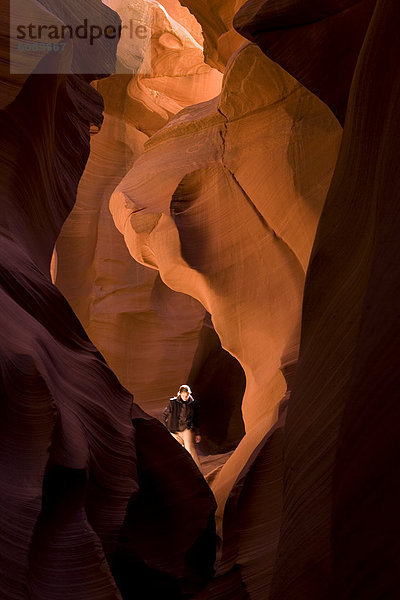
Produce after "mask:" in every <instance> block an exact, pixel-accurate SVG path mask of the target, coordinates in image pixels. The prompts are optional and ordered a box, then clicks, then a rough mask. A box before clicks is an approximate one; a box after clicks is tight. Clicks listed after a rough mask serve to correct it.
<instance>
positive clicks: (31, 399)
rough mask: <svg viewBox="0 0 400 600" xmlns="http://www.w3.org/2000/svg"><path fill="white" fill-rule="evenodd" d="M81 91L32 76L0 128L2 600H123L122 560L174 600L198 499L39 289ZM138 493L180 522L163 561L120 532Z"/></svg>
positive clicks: (149, 422) (195, 568) (84, 154)
mask: <svg viewBox="0 0 400 600" xmlns="http://www.w3.org/2000/svg"><path fill="white" fill-rule="evenodd" d="M98 4H100V3H98ZM100 6H103V5H101V4H100ZM103 8H104V7H103ZM107 10H108V9H107ZM109 16H110V15H108V17H109ZM113 18H115V19H117V16H116V15H114V17H113ZM117 22H118V21H117ZM114 51H115V49H114ZM45 60H48V61H55V62H54V64H53V65H52V66H53V69H54V71H55V72H57V69H58V67H59V64H58V62H57V61H58V60H59V59H58V58H57V55H51V54H49V55H48V56H47V57H46V59H45ZM107 62H108V61H107ZM90 79H91V77H90V76H88V77H83V76H77V75H37V74H33V75H31V76H30V77H28V78H27V79H26V81H25V83H24V85H23V87H22V88H21V90H20V92H19V93H18V95H17V96H16V98H15V99H14V101H13V102H12V103H11V104H8V106H7V107H6V108H5V110H4V111H3V112H2V113H1V116H0V118H1V131H2V147H1V152H2V171H1V180H2V188H3V197H2V211H1V217H0V262H1V268H0V298H1V311H0V315H1V316H0V318H1V326H0V369H1V380H0V381H1V383H0V385H1V391H2V403H1V411H2V418H1V434H2V436H1V440H2V441H1V451H0V469H1V473H2V494H1V510H0V515H1V534H0V554H1V564H2V570H1V590H2V596H3V597H4V598H7V599H8V598H13V599H25V598H29V599H36V598H37V599H39V598H40V599H41V600H44V599H48V600H57V599H58V598H64V599H65V598H71V599H72V598H74V599H75V598H87V599H95V598H96V599H106V598H107V600H110V599H111V598H116V599H117V598H121V595H120V592H119V591H118V588H117V586H116V584H115V580H114V578H113V576H112V574H111V565H112V568H113V570H114V572H115V573H117V574H118V578H119V581H120V582H121V587H122V585H123V583H124V581H125V579H124V578H126V570H125V567H124V556H125V553H126V552H131V551H133V549H134V551H135V556H136V561H135V562H134V563H132V564H131V565H130V569H131V570H130V577H131V578H132V579H133V580H136V581H137V585H138V587H139V588H140V585H141V584H142V582H143V578H144V575H143V572H144V571H146V573H147V576H148V573H151V574H152V576H151V577H148V579H147V582H146V589H147V590H148V597H150V598H151V597H156V596H157V584H156V582H157V578H163V577H164V578H165V579H166V583H165V586H164V588H165V594H166V597H168V594H170V596H171V597H174V598H179V597H184V595H185V594H186V591H185V590H187V589H189V590H190V591H193V590H197V589H199V588H200V587H201V586H202V584H203V583H204V581H205V580H206V579H207V578H209V577H210V574H211V572H212V563H213V553H214V547H215V542H214V538H215V536H214V533H213V529H214V525H213V518H212V514H213V510H214V500H213V498H212V495H211V493H210V491H209V489H208V487H207V486H206V484H205V483H204V481H203V479H202V478H201V476H200V474H199V472H198V470H197V469H196V468H195V466H194V465H193V463H192V461H191V459H190V458H189V457H188V455H187V453H186V452H185V451H184V450H182V449H181V448H179V446H178V445H177V444H176V443H175V442H174V440H173V439H172V438H171V436H170V435H169V434H168V432H167V431H166V430H165V429H164V428H163V427H162V426H161V425H160V424H159V423H158V422H157V421H156V420H154V419H152V418H151V417H149V416H148V415H146V414H145V413H143V412H142V411H141V410H140V409H139V408H138V407H137V406H136V405H135V404H133V405H132V396H131V394H130V393H129V392H128V391H127V390H126V389H125V388H123V387H122V386H121V384H120V383H119V381H118V380H117V378H116V376H115V375H114V374H113V372H112V371H111V370H110V368H109V367H108V366H107V364H106V362H105V361H104V358H103V357H102V355H101V354H100V353H99V352H98V351H97V350H96V348H95V347H94V346H93V345H92V343H91V342H90V341H89V339H88V337H87V335H86V334H85V332H84V330H83V328H82V326H81V324H80V323H79V321H78V319H77V318H76V316H75V315H74V313H73V312H72V310H71V308H70V306H69V305H68V303H67V301H66V300H65V298H64V297H63V296H62V295H61V293H60V292H59V291H58V290H57V288H56V287H55V286H54V285H53V284H52V283H51V280H50V272H49V268H50V260H51V255H52V250H53V246H54V243H55V241H56V238H57V236H58V234H59V232H60V229H61V226H62V224H63V221H64V220H65V218H66V217H67V215H68V213H69V212H70V210H71V209H72V206H73V204H74V201H75V195H76V191H77V186H78V182H79V179H80V177H81V175H82V172H83V169H84V166H85V162H86V160H87V158H88V155H89V137H90V136H89V129H90V126H91V125H94V126H96V127H100V125H101V121H102V109H103V103H102V99H101V96H100V95H99V94H98V92H96V90H95V89H94V88H93V87H92V86H90V85H89V84H88V81H90ZM17 81H18V85H19V83H20V80H17ZM14 91H15V88H14V90H13V92H12V93H10V96H11V97H12V96H13V95H14ZM22 170H23V177H21V171H22ZM132 417H133V425H132ZM153 439H157V443H158V445H159V447H158V448H157V449H155V448H153V446H152V444H151V443H150V441H151V440H153ZM160 455H162V456H164V461H165V464H166V465H167V467H166V468H165V469H164V470H165V471H167V470H168V472H169V473H170V474H171V473H172V472H173V470H172V463H173V464H174V468H175V467H176V468H177V469H178V472H179V475H180V477H182V478H183V480H184V481H185V485H186V486H187V487H186V488H185V490H182V480H181V479H180V477H179V478H174V477H172V478H171V477H170V481H169V482H168V486H166V482H165V481H164V480H163V479H162V478H161V477H160V475H159V472H158V470H159V456H160ZM170 461H172V463H171V462H170ZM164 485H165V490H164V487H163V486H164ZM149 487H150V488H151V487H152V488H154V489H157V491H158V495H157V496H156V495H153V503H154V504H153V509H154V510H153V512H154V513H155V512H156V511H159V512H160V513H162V514H163V522H164V525H165V527H167V528H168V529H169V530H171V531H172V530H175V529H177V528H178V527H179V524H180V523H181V522H182V519H183V522H187V521H190V522H191V527H189V526H188V527H185V528H184V529H183V530H182V531H181V535H180V537H179V539H177V540H176V541H174V540H173V541H168V544H169V550H170V551H171V552H170V553H165V552H164V553H163V560H160V558H159V555H158V554H157V551H156V549H155V552H154V554H153V555H151V553H150V554H149V550H148V547H147V546H146V539H145V538H144V537H140V538H139V539H136V538H135V539H134V540H132V539H129V535H128V534H127V533H125V532H126V530H127V528H128V523H129V519H130V518H131V517H132V515H134V518H135V519H137V520H138V521H140V522H143V523H144V522H146V518H147V516H148V513H147V512H146V511H147V510H148V509H147V506H146V502H145V498H146V497H147V494H148V489H149ZM193 504H196V509H197V515H196V518H193V514H192V511H191V509H190V507H191V506H192V505H193ZM161 531H162V530H161V529H160V532H159V533H160V537H161V538H162V540H161V539H160V541H159V542H157V543H158V545H159V546H160V545H162V544H165V538H163V537H162V535H161ZM126 539H128V542H126ZM155 545H156V544H155ZM163 548H164V546H163ZM153 582H154V586H153Z"/></svg>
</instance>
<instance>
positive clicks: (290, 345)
mask: <svg viewBox="0 0 400 600" xmlns="http://www.w3.org/2000/svg"><path fill="white" fill-rule="evenodd" d="M340 138H341V128H340V127H339V125H338V124H337V121H336V119H335V118H334V117H333V115H332V114H331V113H330V111H329V109H328V108H327V107H326V106H325V105H323V104H322V102H321V101H319V100H318V99H317V98H316V97H315V96H313V95H312V94H310V93H309V92H308V91H307V90H305V88H304V87H302V86H301V85H300V84H298V82H296V81H295V80H294V79H293V78H292V77H291V76H290V75H288V74H286V73H285V72H284V71H283V70H282V69H280V67H278V66H277V65H276V64H274V63H273V62H272V61H270V60H268V59H266V58H265V57H264V56H263V54H262V53H261V51H260V50H259V49H258V48H257V47H256V46H254V45H246V46H245V47H243V48H242V49H241V50H239V51H238V52H237V53H236V54H235V55H234V57H233V59H232V61H231V63H230V65H229V66H228V69H227V71H226V74H225V78H224V84H223V89H222V93H221V96H220V97H219V98H217V99H215V100H212V101H210V102H208V103H202V104H200V105H198V106H195V107H190V108H188V109H185V110H184V111H182V112H181V113H179V114H178V115H177V116H176V117H175V118H174V119H172V120H171V122H170V123H169V124H168V125H167V126H166V127H165V128H164V129H162V130H161V131H160V132H159V133H157V134H155V135H154V136H152V138H151V139H150V140H149V141H148V142H147V143H146V149H145V153H144V154H143V155H142V156H141V157H139V159H138V160H137V161H136V163H135V164H134V166H133V168H132V169H131V171H130V172H129V173H128V175H127V176H126V177H125V178H124V180H123V181H122V182H121V184H120V185H119V186H118V187H117V188H116V191H115V192H114V194H113V195H112V197H111V202H110V207H111V211H112V213H113V217H114V220H115V223H116V225H117V227H118V228H119V230H120V231H121V233H123V234H124V237H125V241H126V244H127V247H128V249H129V251H130V252H131V254H132V255H133V256H134V257H135V258H136V259H137V260H138V261H140V262H142V263H143V264H146V265H150V266H152V267H157V268H158V269H159V271H160V275H161V277H162V279H163V280H164V281H165V283H166V284H167V285H169V286H170V287H171V288H172V289H175V290H177V291H186V292H188V293H190V294H192V295H193V296H194V297H195V298H196V299H198V300H199V301H200V302H201V303H202V304H203V305H204V306H205V308H206V309H207V311H208V312H209V313H210V314H211V316H212V320H213V323H214V326H215V329H216V331H217V333H218V335H219V337H220V338H221V342H222V345H223V347H224V348H226V349H227V350H229V352H230V353H231V354H232V355H233V356H235V357H236V358H237V359H238V360H239V362H240V363H241V365H242V366H243V368H244V370H245V374H246V380H247V387H246V394H245V397H244V400H243V405H242V409H243V417H244V422H245V427H246V436H245V437H244V438H243V440H242V441H241V443H240V445H239V447H238V448H237V450H236V451H235V452H234V454H233V456H232V457H231V458H230V460H229V461H228V462H227V463H226V465H225V466H224V467H223V468H222V470H221V471H220V472H219V473H218V474H217V476H216V477H215V479H214V481H213V483H212V488H213V491H214V493H215V495H216V498H217V501H218V505H219V508H218V519H219V520H218V524H219V528H220V529H219V530H220V532H221V530H222V523H221V518H222V514H223V509H224V506H225V501H226V499H227V497H228V496H229V494H230V491H231V489H232V486H233V485H234V483H235V480H236V479H237V477H238V475H239V473H240V472H241V471H242V469H244V468H245V465H246V463H247V461H248V460H249V458H250V456H252V455H253V452H254V450H255V448H256V447H257V446H258V445H259V444H260V443H261V441H262V440H263V439H264V437H265V435H266V434H267V432H268V431H269V430H270V429H271V427H272V426H273V425H274V423H275V422H276V419H277V406H278V404H279V402H280V400H281V399H282V397H283V396H284V394H285V392H286V389H287V381H286V379H285V376H284V372H285V374H286V372H288V373H289V372H290V367H291V368H292V370H293V369H294V366H295V364H296V359H297V352H298V343H299V336H300V331H299V325H300V316H301V303H302V294H303V285H304V279H305V271H306V268H307V264H308V259H309V254H310V251H311V246H312V242H313V239H314V235H315V228H316V226H317V222H318V218H319V214H320V210H321V208H322V204H323V202H324V199H325V195H326V191H327V189H328V187H329V183H330V178H331V175H332V172H333V168H334V165H335V162H336V156H337V151H338V147H339V143H340ZM250 156H251V159H250ZM288 377H289V376H288ZM278 487H279V484H278ZM275 526H276V528H277V529H276V531H275V535H276V534H277V532H278V530H279V522H277V521H276V522H275ZM222 552H224V549H222ZM258 556H259V558H257V559H256V560H258V559H259V560H260V561H262V560H263V559H262V558H261V557H262V552H261V551H260V554H259V555H258ZM249 569H250V570H251V567H249ZM261 593H262V592H261Z"/></svg>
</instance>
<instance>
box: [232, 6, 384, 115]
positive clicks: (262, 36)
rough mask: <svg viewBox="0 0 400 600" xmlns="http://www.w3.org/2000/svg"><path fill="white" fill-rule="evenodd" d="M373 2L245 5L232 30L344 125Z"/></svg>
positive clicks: (239, 12) (237, 15) (238, 14)
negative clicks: (318, 100) (316, 99)
mask: <svg viewBox="0 0 400 600" xmlns="http://www.w3.org/2000/svg"><path fill="white" fill-rule="evenodd" d="M375 5H376V0H361V1H360V0H319V1H318V2H305V1H304V0H248V1H247V2H246V3H245V4H243V6H242V7H241V9H240V10H239V11H238V13H237V14H236V15H235V19H234V27H235V28H236V29H237V31H238V32H239V33H240V34H241V35H243V36H244V37H247V38H248V39H249V40H251V41H253V42H255V43H257V44H258V45H259V46H260V48H261V49H262V50H263V51H264V52H265V53H266V54H267V56H269V57H270V58H272V60H275V61H276V62H277V63H278V64H279V65H281V66H282V67H283V68H284V69H285V70H286V71H288V72H289V73H290V74H291V75H293V77H295V78H296V79H298V80H299V81H300V82H301V83H302V84H303V85H305V86H306V87H307V88H308V89H310V90H311V91H312V92H314V93H315V94H317V96H319V97H320V98H321V99H322V100H323V101H324V102H326V103H327V104H328V106H330V107H331V109H332V110H333V112H334V113H335V115H336V116H337V117H338V119H339V121H340V122H341V123H343V122H344V117H345V114H346V107H347V100H348V95H349V91H350V85H351V81H352V78H353V73H354V69H355V66H356V62H357V59H358V54H359V52H360V49H361V46H362V43H363V40H364V36H365V33H366V30H367V28H368V24H369V21H370V19H371V15H372V13H373V10H374V7H375Z"/></svg>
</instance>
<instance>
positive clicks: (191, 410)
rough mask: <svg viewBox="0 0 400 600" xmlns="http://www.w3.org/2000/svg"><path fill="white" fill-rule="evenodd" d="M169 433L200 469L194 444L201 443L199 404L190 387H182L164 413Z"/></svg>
mask: <svg viewBox="0 0 400 600" xmlns="http://www.w3.org/2000/svg"><path fill="white" fill-rule="evenodd" d="M163 418H164V423H165V425H166V427H167V429H168V431H169V432H170V433H171V435H173V437H174V438H175V439H176V440H177V441H178V442H179V443H180V444H181V446H183V447H184V448H185V449H186V450H187V451H188V452H189V454H190V455H191V457H192V458H193V460H194V462H195V463H196V465H197V466H198V468H199V469H200V462H199V458H198V456H197V452H196V448H195V445H194V442H195V443H196V444H198V443H199V442H200V441H201V435H200V430H199V417H198V402H197V401H196V400H195V399H194V398H193V396H192V391H191V389H190V387H189V386H188V385H181V386H180V388H179V391H178V393H177V395H176V396H174V397H173V398H171V399H170V401H169V403H168V405H167V406H166V407H165V409H164V412H163Z"/></svg>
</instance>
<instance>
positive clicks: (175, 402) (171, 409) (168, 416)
mask: <svg viewBox="0 0 400 600" xmlns="http://www.w3.org/2000/svg"><path fill="white" fill-rule="evenodd" d="M183 405H186V410H187V413H186V416H187V420H186V423H187V429H191V430H192V431H193V432H194V434H195V435H199V433H200V430H199V411H198V402H197V400H195V399H194V398H193V396H189V398H188V399H187V400H186V402H185V401H184V400H182V398H181V397H180V396H175V397H174V398H171V399H170V401H169V404H168V405H167V406H166V407H165V409H164V412H163V418H164V423H165V425H166V427H167V429H168V430H169V431H170V432H171V433H176V432H177V431H179V417H180V414H181V410H182V406H183Z"/></svg>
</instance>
